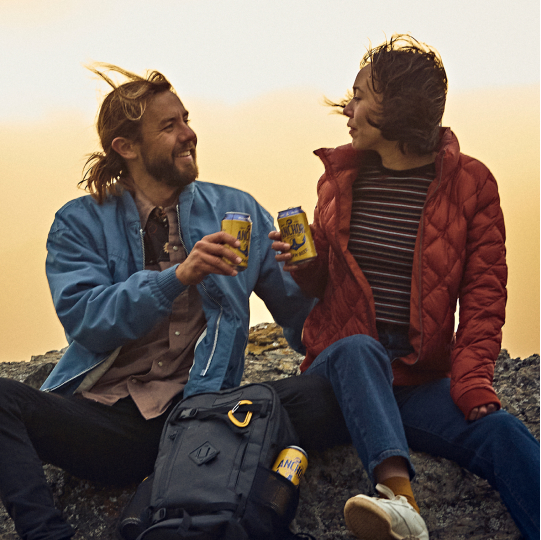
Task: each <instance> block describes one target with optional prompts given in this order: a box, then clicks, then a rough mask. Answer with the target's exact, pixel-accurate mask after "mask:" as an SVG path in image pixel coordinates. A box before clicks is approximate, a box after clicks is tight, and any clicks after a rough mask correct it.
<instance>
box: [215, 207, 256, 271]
mask: <svg viewBox="0 0 541 540" xmlns="http://www.w3.org/2000/svg"><path fill="white" fill-rule="evenodd" d="M222 231H225V232H226V233H227V234H230V235H231V236H234V237H235V238H236V239H237V240H239V241H240V246H239V247H238V248H232V247H231V246H230V245H226V247H227V248H228V249H230V250H231V251H233V252H234V253H235V254H236V255H238V256H239V257H240V258H241V259H242V260H241V262H240V263H239V264H238V265H237V266H236V268H237V270H238V271H239V272H242V271H243V270H246V268H247V267H248V257H249V255H250V238H251V233H252V219H251V218H250V214H244V213H242V212H226V213H225V216H224V218H223V220H222ZM224 260H225V261H226V262H227V263H228V264H231V265H232V266H233V264H232V263H231V262H230V261H229V260H227V259H224Z"/></svg>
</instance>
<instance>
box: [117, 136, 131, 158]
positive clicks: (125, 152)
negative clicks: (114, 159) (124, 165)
mask: <svg viewBox="0 0 541 540" xmlns="http://www.w3.org/2000/svg"><path fill="white" fill-rule="evenodd" d="M111 148H112V149H113V150H114V151H115V152H116V153H117V154H118V155H119V156H120V157H123V158H124V159H135V158H136V157H137V152H136V150H135V145H134V143H133V141H131V140H130V139H126V138H125V137H117V138H116V139H113V142H112V143H111Z"/></svg>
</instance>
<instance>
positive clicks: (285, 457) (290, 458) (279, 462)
mask: <svg viewBox="0 0 541 540" xmlns="http://www.w3.org/2000/svg"><path fill="white" fill-rule="evenodd" d="M306 467H308V457H307V455H306V452H305V451H304V450H303V449H302V448H299V447H298V446H288V447H286V448H284V449H283V450H282V451H281V452H280V453H279V454H278V457H277V458H276V461H275V462H274V465H273V466H272V470H273V471H276V472H277V473H278V474H281V475H282V476H284V477H285V478H287V479H288V480H290V481H291V482H292V483H293V484H295V485H296V486H298V485H299V482H300V481H301V478H302V475H303V474H304V472H305V471H306Z"/></svg>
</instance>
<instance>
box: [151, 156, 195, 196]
mask: <svg viewBox="0 0 541 540" xmlns="http://www.w3.org/2000/svg"><path fill="white" fill-rule="evenodd" d="M143 163H144V165H145V167H146V170H147V171H148V172H149V173H150V174H151V175H152V176H153V177H154V178H155V179H156V181H157V182H162V183H163V184H165V185H166V186H169V187H173V188H185V187H186V186H187V185H188V184H191V183H192V182H194V181H195V179H196V178H197V176H198V175H199V171H198V169H197V162H196V160H195V150H194V151H193V163H192V165H191V166H185V167H184V168H183V169H182V170H181V171H180V170H179V169H178V168H177V167H176V166H175V163H174V162H173V161H172V160H168V159H163V158H162V159H158V160H152V159H151V158H149V156H148V155H147V154H143Z"/></svg>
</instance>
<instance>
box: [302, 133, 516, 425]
mask: <svg viewBox="0 0 541 540" xmlns="http://www.w3.org/2000/svg"><path fill="white" fill-rule="evenodd" d="M315 154H316V155H318V156H319V157H320V158H321V160H322V161H323V163H324V165H325V173H324V175H323V176H322V177H321V179H320V181H319V183H318V204H317V207H316V210H315V213H314V223H313V225H312V226H311V228H312V233H313V235H314V240H315V243H316V249H317V252H318V257H317V258H316V259H315V260H314V262H313V263H311V264H309V265H306V266H304V267H301V268H300V269H298V270H295V271H294V272H293V277H294V278H295V280H296V281H297V282H298V283H299V285H300V286H301V287H302V289H303V290H304V291H305V292H307V293H308V294H311V295H312V296H317V297H318V298H320V301H319V302H318V304H317V305H316V307H315V308H314V309H313V310H312V312H311V313H310V315H309V317H308V319H307V320H306V323H305V326H304V336H303V341H304V344H305V346H306V348H307V356H306V359H305V360H304V362H303V364H302V366H301V370H303V371H304V370H306V369H307V368H308V366H309V365H310V364H311V363H312V361H313V360H314V358H315V357H316V356H317V355H318V354H319V353H321V352H322V351H323V350H324V349H325V348H326V347H328V346H329V345H331V344H332V343H334V342H335V341H337V340H339V339H341V338H344V337H347V336H351V335H353V334H368V335H370V336H372V337H374V338H376V339H377V331H376V319H375V308H374V300H373V296H372V291H371V289H370V286H369V284H368V281H367V280H366V278H365V276H364V274H363V272H362V270H361V268H360V267H359V265H358V264H357V263H356V261H355V259H354V258H353V255H352V254H351V253H350V252H349V251H348V249H347V246H348V240H349V227H350V217H351V192H352V184H353V182H354V180H355V179H356V177H357V171H358V167H359V164H360V163H361V161H362V160H363V159H366V157H367V155H366V153H362V152H357V151H355V150H354V149H353V148H352V146H351V144H349V145H346V146H341V147H338V148H336V149H334V150H333V149H321V150H317V151H316V152H315ZM506 282H507V266H506V263H505V228H504V221H503V214H502V211H501V208H500V201H499V196H498V188H497V185H496V181H495V179H494V177H493V176H492V174H491V173H490V171H489V170H488V169H487V168H486V167H485V166H484V165H483V164H482V163H480V162H479V161H477V160H475V159H473V158H471V157H468V156H465V155H464V154H461V153H460V149H459V144H458V140H457V138H456V137H455V135H454V134H453V133H452V131H451V130H450V129H448V128H442V130H441V141H440V148H439V151H438V155H437V157H436V178H435V180H434V181H433V182H432V184H431V185H430V187H429V190H428V194H427V198H426V203H425V207H424V210H423V214H422V217H421V221H420V224H419V231H418V233H417V240H416V243H415V253H414V262H413V273H412V281H411V304H410V312H411V315H410V331H409V335H410V342H411V345H412V346H413V349H414V351H415V352H414V353H412V354H410V355H408V356H406V357H404V358H400V359H397V360H395V361H394V362H393V373H394V384H395V385H414V384H423V383H426V382H428V381H430V380H434V379H437V378H441V377H449V376H450V377H451V396H452V398H453V400H454V402H455V403H456V404H457V405H458V406H459V407H460V409H461V410H462V412H463V413H464V414H465V415H466V416H467V415H468V414H469V412H470V411H471V410H472V409H473V408H474V407H478V406H481V405H486V404H489V403H495V404H497V405H498V406H500V402H499V400H498V398H497V396H496V394H495V392H494V389H493V388H492V378H493V374H494V363H495V359H496V358H497V356H498V353H499V351H500V345H501V334H502V333H501V327H502V326H503V324H504V320H505V303H506V300H507V293H506ZM457 300H459V301H460V313H459V315H460V319H459V326H458V330H457V333H456V340H455V339H453V331H454V313H455V309H456V304H457Z"/></svg>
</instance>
